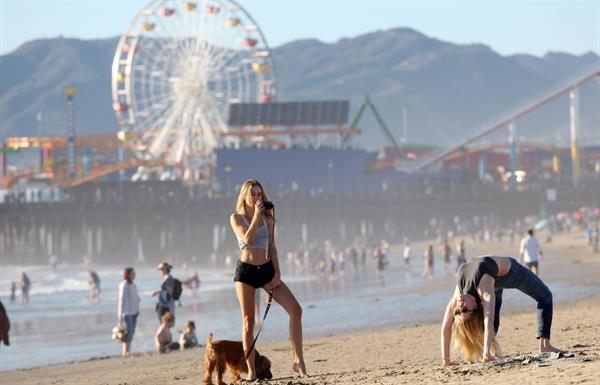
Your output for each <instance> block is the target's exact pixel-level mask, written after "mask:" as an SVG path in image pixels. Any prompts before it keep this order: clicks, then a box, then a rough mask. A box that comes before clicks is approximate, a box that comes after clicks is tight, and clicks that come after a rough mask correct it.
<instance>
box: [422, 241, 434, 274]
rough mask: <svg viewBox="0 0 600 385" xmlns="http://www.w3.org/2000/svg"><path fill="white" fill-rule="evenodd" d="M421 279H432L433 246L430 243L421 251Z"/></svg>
mask: <svg viewBox="0 0 600 385" xmlns="http://www.w3.org/2000/svg"><path fill="white" fill-rule="evenodd" d="M421 276H422V277H425V278H433V245H432V244H431V243H430V244H428V245H427V246H425V250H424V251H423V273H421Z"/></svg>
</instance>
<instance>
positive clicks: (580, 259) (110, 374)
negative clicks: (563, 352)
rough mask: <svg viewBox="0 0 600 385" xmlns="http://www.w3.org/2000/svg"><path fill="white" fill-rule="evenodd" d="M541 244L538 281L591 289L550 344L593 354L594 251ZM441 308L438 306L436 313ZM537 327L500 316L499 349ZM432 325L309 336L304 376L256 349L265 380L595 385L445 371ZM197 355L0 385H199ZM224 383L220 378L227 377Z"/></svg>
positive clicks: (575, 374) (527, 319)
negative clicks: (543, 257)
mask: <svg viewBox="0 0 600 385" xmlns="http://www.w3.org/2000/svg"><path fill="white" fill-rule="evenodd" d="M509 246H510V247H509ZM503 247H506V248H507V250H509V249H513V250H514V245H508V246H506V243H503V244H495V245H494V244H486V245H485V246H484V247H483V248H485V249H490V250H500V251H502V248H503ZM483 248H480V249H481V250H477V251H483ZM545 248H546V253H547V254H548V255H560V256H561V257H560V258H548V261H547V262H545V263H544V262H543V263H542V264H541V267H542V269H545V270H542V272H543V275H546V276H547V277H549V278H552V279H553V280H557V281H562V282H572V283H577V284H584V285H590V286H592V287H593V292H594V293H595V295H594V296H593V297H591V298H588V299H584V300H579V301H574V302H569V303H559V304H556V305H555V312H554V321H553V327H552V331H553V338H552V342H553V344H555V345H556V346H558V347H560V348H563V349H567V350H568V351H570V352H572V353H575V357H576V358H580V359H581V358H588V359H594V358H600V255H593V254H592V253H591V252H590V249H589V248H588V247H587V246H586V245H585V244H584V241H583V237H582V236H579V235H565V236H561V237H557V238H556V239H555V240H554V242H553V243H552V244H548V245H546V246H545ZM471 250H476V248H475V247H473V248H472V249H471ZM507 253H508V252H507ZM498 254H503V253H498ZM469 255H474V254H473V253H470V254H469ZM574 266H575V267H577V269H576V270H577V271H579V272H580V273H579V274H577V275H574V274H571V273H570V272H571V271H573V270H572V267H574ZM450 292H451V290H449V296H450V294H451V293H450ZM442 312H443V309H440V316H441V314H442ZM382 316H385V315H382ZM535 325H536V319H535V309H534V308H533V306H532V309H531V310H527V311H522V312H516V313H503V316H502V325H501V329H500V333H499V341H500V343H501V345H502V347H503V350H504V353H505V354H506V355H507V356H511V357H514V356H518V355H523V354H534V353H537V341H536V339H535V337H534V335H535ZM439 328H440V325H439V324H424V325H414V326H411V327H399V328H392V329H387V330H370V331H363V332H360V333H351V334H343V335H333V336H327V337H321V338H308V339H306V340H305V357H306V363H307V367H308V370H309V373H310V374H311V376H310V377H309V378H298V377H297V376H295V375H292V372H291V351H290V347H289V343H288V342H287V341H283V342H278V343H272V344H261V346H260V351H261V353H262V354H264V355H266V356H268V357H269V358H270V359H271V360H272V361H273V374H274V376H275V379H273V380H271V381H268V382H267V381H265V382H263V383H265V384H281V385H292V384H293V385H299V384H413V383H424V384H438V383H445V384H454V383H463V382H466V383H471V384H479V383H481V384H483V383H498V384H579V383H589V384H597V383H600V380H599V378H600V360H598V359H596V360H590V361H587V362H582V361H574V360H560V359H559V360H556V361H555V362H554V363H552V364H539V363H536V362H532V363H528V364H512V365H505V366H495V367H491V368H481V367H473V366H467V365H465V364H463V363H460V364H459V365H457V366H454V367H449V368H444V367H442V366H441V365H440V363H441V360H440V353H439V350H440V348H439ZM202 357H203V351H202V350H200V351H198V350H195V351H186V352H176V353H170V354H166V355H160V356H159V355H157V354H153V353H143V354H137V355H134V356H133V357H129V358H120V357H111V358H103V359H94V360H90V361H86V362H78V363H70V364H64V365H58V366H50V367H42V368H33V369H22V370H14V371H10V372H6V373H2V374H0V384H3V385H4V384H32V385H33V384H73V385H75V384H76V385H81V384H85V385H92V384H127V385H132V384H182V385H183V384H199V383H201V382H202V378H203V374H204V371H203V368H202ZM458 361H459V360H458ZM229 380H230V378H229V377H226V381H229Z"/></svg>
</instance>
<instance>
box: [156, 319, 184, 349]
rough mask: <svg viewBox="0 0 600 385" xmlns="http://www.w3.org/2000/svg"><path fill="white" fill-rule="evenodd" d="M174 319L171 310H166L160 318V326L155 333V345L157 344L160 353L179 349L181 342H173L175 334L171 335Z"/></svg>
mask: <svg viewBox="0 0 600 385" xmlns="http://www.w3.org/2000/svg"><path fill="white" fill-rule="evenodd" d="M173 320H174V318H173V315H171V313H170V312H166V313H165V314H163V315H162V317H161V318H160V326H159V327H158V330H157V331H156V334H155V335H154V345H155V346H156V351H157V352H159V353H167V352H170V351H171V350H178V349H179V343H177V342H173V336H172V335H171V327H172V326H173Z"/></svg>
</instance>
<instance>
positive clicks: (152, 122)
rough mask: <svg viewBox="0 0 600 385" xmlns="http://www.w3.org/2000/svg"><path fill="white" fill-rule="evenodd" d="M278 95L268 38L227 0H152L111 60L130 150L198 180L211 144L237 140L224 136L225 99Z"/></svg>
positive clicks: (211, 156) (206, 165) (207, 162)
mask: <svg viewBox="0 0 600 385" xmlns="http://www.w3.org/2000/svg"><path fill="white" fill-rule="evenodd" d="M275 93H276V89H275V72H274V64H273V58H272V56H271V52H270V49H269V46H268V44H267V41H266V40H265V38H264V35H263V33H262V31H261V30H260V28H259V26H258V25H257V24H256V22H255V21H254V20H253V19H252V17H251V16H250V15H249V14H248V12H246V11H245V10H244V9H243V8H242V7H241V6H240V5H239V4H238V3H237V2H235V1H231V0H210V1H208V0H206V1H198V2H190V1H178V0H155V1H150V2H149V3H148V4H147V5H146V6H145V7H144V8H143V9H142V10H141V11H140V12H139V14H138V15H137V16H136V17H135V18H134V19H133V21H132V22H131V24H130V25H129V27H128V29H127V31H126V32H125V33H124V34H123V35H122V36H121V39H120V40H119V44H118V46H117V49H116V52H115V56H114V59H113V65H112V96H113V108H114V110H115V113H116V116H117V120H118V122H119V124H120V126H121V128H122V131H121V134H123V135H121V138H126V140H127V141H128V143H127V145H128V148H130V149H132V151H133V152H134V153H135V155H136V156H137V157H139V158H141V159H143V160H149V161H161V162H162V163H164V164H167V165H173V166H180V167H183V169H185V170H186V171H193V173H194V174H196V177H199V178H206V177H207V176H208V175H207V174H208V173H209V168H210V164H211V163H212V162H213V161H214V149H215V148H217V147H219V146H222V145H227V144H232V143H231V142H235V141H237V140H238V139H236V138H235V137H232V136H223V135H222V134H223V133H226V132H227V131H228V127H227V118H228V116H227V114H228V106H229V104H230V103H242V102H244V103H245V102H262V103H268V102H270V101H271V100H273V98H274V97H275ZM224 138H227V139H224ZM198 173H200V175H198Z"/></svg>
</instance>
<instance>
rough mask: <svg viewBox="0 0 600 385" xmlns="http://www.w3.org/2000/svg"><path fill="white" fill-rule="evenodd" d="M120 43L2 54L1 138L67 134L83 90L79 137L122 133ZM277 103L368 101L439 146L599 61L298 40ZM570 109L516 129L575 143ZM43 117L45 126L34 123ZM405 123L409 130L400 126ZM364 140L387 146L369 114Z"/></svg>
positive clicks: (409, 36) (75, 42)
mask: <svg viewBox="0 0 600 385" xmlns="http://www.w3.org/2000/svg"><path fill="white" fill-rule="evenodd" d="M117 41H118V38H109V39H98V40H79V39H67V38H62V37H58V38H50V39H40V40H35V41H31V42H28V43H26V44H24V45H22V46H21V47H19V48H18V49H16V50H15V51H13V52H11V53H8V54H6V55H3V56H0V74H1V75H0V137H1V138H4V137H7V136H25V135H38V134H43V135H64V132H65V128H64V122H65V102H64V95H63V91H62V89H63V87H64V86H65V85H74V86H75V87H77V90H78V91H77V96H76V115H77V130H78V132H81V133H106V132H113V131H116V130H118V128H119V127H118V124H117V121H116V118H115V115H114V112H113V110H112V98H111V91H110V84H111V79H110V77H111V64H112V58H113V55H114V50H115V49H116V46H117ZM273 57H274V59H275V64H276V70H277V79H278V100H280V101H293V100H327V99H349V100H350V101H351V113H350V119H351V120H352V118H353V117H354V115H355V114H356V111H357V110H358V108H359V107H360V105H361V103H362V102H363V100H364V98H365V96H366V95H369V96H370V97H371V99H372V100H373V102H374V104H375V105H376V107H377V109H378V110H379V112H380V114H381V116H382V117H383V119H384V120H385V122H386V123H387V126H388V127H389V129H390V131H391V132H392V134H393V135H394V136H395V137H396V138H397V139H398V138H399V137H400V136H401V135H403V134H402V132H403V130H404V129H405V128H406V131H407V138H406V140H407V141H409V142H411V143H427V144H443V143H444V142H447V141H449V140H452V139H454V138H457V137H460V136H461V135H462V136H464V135H465V132H467V131H470V130H472V129H474V128H477V127H478V126H479V125H480V124H481V123H483V122H484V121H486V120H489V119H490V118H493V117H494V116H497V115H498V114H501V113H503V112H504V111H506V110H508V109H510V108H511V107H513V106H515V105H516V104H518V103H520V102H522V101H524V100H526V99H528V98H531V97H532V96H533V95H535V94H539V93H540V92H542V91H543V90H545V89H548V88H549V87H551V86H553V85H555V84H556V83H557V82H560V81H561V80H562V79H565V78H568V77H569V76H571V75H572V74H574V73H577V72H579V71H581V70H582V69H585V68H588V67H590V66H593V65H600V57H599V56H598V55H597V54H596V53H593V52H591V51H590V52H588V53H586V54H582V55H571V54H567V53H558V52H556V53H547V54H546V55H544V56H543V57H536V56H532V55H526V54H520V55H511V56H502V55H500V54H498V53H496V52H494V51H493V50H492V49H491V48H490V47H488V46H485V45H482V44H469V45H460V44H453V43H450V42H445V41H442V40H439V39H435V38H432V37H428V36H426V35H424V34H422V33H419V32H418V31H415V30H413V29H410V28H395V29H390V30H384V31H375V32H371V33H367V34H363V35H360V36H356V37H352V38H344V39H340V40H338V41H337V42H334V43H323V42H321V41H318V40H315V39H305V40H297V41H294V42H291V43H288V44H284V45H282V46H279V47H276V48H274V49H273ZM589 83H590V84H586V85H584V86H583V87H581V92H580V100H581V121H582V136H583V137H588V138H592V139H593V138H595V139H600V138H598V134H597V133H598V131H599V130H598V129H597V128H596V129H595V127H598V126H600V109H599V108H597V106H598V103H599V100H600V87H599V86H598V84H596V83H594V82H589ZM568 108H569V105H568V101H567V97H566V96H565V97H561V98H560V99H559V100H555V101H553V102H551V103H548V105H547V106H545V107H543V109H541V110H540V111H539V112H535V113H534V114H532V115H531V116H528V117H526V118H524V119H522V121H520V122H517V126H518V128H522V130H521V133H522V135H524V136H529V137H532V138H535V140H537V141H554V140H564V139H565V138H568V122H569V115H568ZM38 118H39V119H38ZM404 118H406V127H404V120H403V119H404ZM359 127H360V128H361V129H362V130H363V132H362V133H361V135H360V136H359V137H358V138H357V139H356V141H358V142H359V143H361V144H363V145H365V146H366V147H368V148H377V147H380V146H381V145H383V144H385V137H384V135H383V134H382V132H381V130H380V129H379V127H378V125H377V124H376V121H375V119H374V118H373V117H372V116H371V115H369V114H366V116H365V119H364V120H362V121H361V122H360V124H359Z"/></svg>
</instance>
